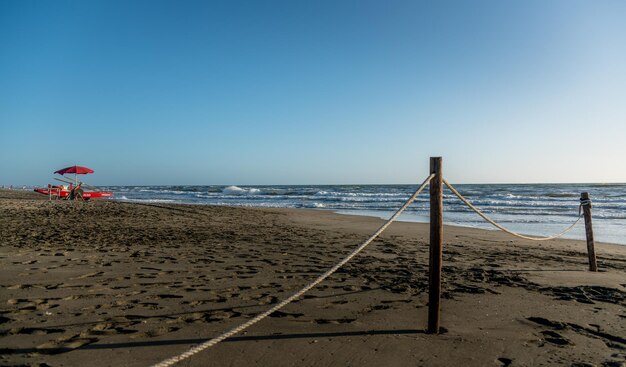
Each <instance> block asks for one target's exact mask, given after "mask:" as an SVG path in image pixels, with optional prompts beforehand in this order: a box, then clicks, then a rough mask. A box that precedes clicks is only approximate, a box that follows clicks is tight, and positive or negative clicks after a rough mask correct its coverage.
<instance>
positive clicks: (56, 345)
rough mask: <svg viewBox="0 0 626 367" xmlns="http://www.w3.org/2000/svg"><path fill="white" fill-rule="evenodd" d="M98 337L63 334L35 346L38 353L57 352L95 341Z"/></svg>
mask: <svg viewBox="0 0 626 367" xmlns="http://www.w3.org/2000/svg"><path fill="white" fill-rule="evenodd" d="M97 341H98V338H91V337H83V336H81V334H76V335H72V336H63V337H60V338H58V339H55V340H51V341H49V342H46V343H43V344H39V345H38V346H36V347H35V349H37V351H38V352H39V353H43V354H58V353H65V352H69V351H72V350H74V349H77V348H80V347H82V346H85V345H87V344H91V343H95V342H97Z"/></svg>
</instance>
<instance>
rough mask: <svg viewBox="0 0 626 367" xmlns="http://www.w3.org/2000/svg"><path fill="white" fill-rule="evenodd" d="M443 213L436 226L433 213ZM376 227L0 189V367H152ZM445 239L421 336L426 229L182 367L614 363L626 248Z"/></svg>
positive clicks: (306, 277)
mask: <svg viewBox="0 0 626 367" xmlns="http://www.w3.org/2000/svg"><path fill="white" fill-rule="evenodd" d="M444 215H445V214H444ZM381 223H382V221H381V220H379V219H375V218H369V217H359V216H347V215H337V214H333V213H332V212H329V211H318V210H302V209H256V208H231V207H216V206H200V205H195V206H194V205H162V204H154V205H152V204H137V203H135V204H132V203H121V202H114V201H92V202H88V203H73V202H66V201H47V198H44V197H43V196H41V195H37V194H34V193H29V192H19V191H8V190H3V191H0V289H1V291H0V292H1V293H0V304H1V306H0V312H1V313H0V364H1V365H7V366H23V365H27V366H31V365H32V366H87V365H89V366H148V365H150V364H153V363H156V362H159V361H161V360H163V359H165V358H167V357H170V356H173V355H176V354H179V353H181V352H183V351H185V350H187V349H188V348H189V347H190V346H192V345H194V344H197V343H200V342H202V341H205V340H206V339H209V338H211V337H213V336H216V335H218V334H220V333H221V332H223V331H226V330H228V329H229V328H231V327H233V326H236V325H238V324H240V323H241V322H243V321H245V320H247V319H249V318H250V317H253V316H254V315H256V314H257V313H259V312H262V311H264V310H265V309H267V308H268V306H269V305H271V304H273V303H276V302H277V301H278V300H281V299H283V298H286V297H288V296H289V295H290V294H291V293H292V292H294V291H296V290H298V289H299V288H300V287H301V286H303V285H305V284H307V283H308V282H309V281H311V280H312V279H314V278H315V276H316V275H318V274H319V273H321V272H323V271H325V270H326V269H327V268H329V267H331V266H332V265H334V264H335V263H336V262H337V261H338V260H339V259H341V258H342V257H343V256H345V255H346V254H348V253H349V252H350V251H351V250H352V249H353V248H354V247H356V246H357V245H358V244H359V243H360V242H362V241H363V240H364V239H365V238H367V237H368V236H369V235H370V234H371V233H372V232H373V231H375V230H376V229H377V228H378V227H379V226H380V224H381ZM596 251H597V254H598V262H599V268H600V270H601V271H600V272H598V273H591V272H589V271H587V268H588V265H587V255H586V245H585V243H584V242H582V241H574V240H552V241H545V242H531V241H524V240H518V239H515V238H513V237H510V236H508V235H506V234H503V233H501V232H496V231H486V230H478V229H471V228H460V227H450V226H448V227H445V232H444V263H443V299H442V326H443V328H444V330H443V332H442V333H441V334H440V335H429V334H426V333H425V332H424V331H425V328H426V315H427V296H428V295H427V281H428V274H427V271H428V266H427V264H428V226H427V225H426V224H416V223H394V224H393V225H392V226H391V227H390V228H389V229H388V230H387V231H386V232H385V233H384V234H383V235H382V236H381V237H380V238H379V239H378V240H376V241H375V242H374V243H373V244H372V245H371V246H370V247H368V248H367V249H366V250H365V251H364V252H363V253H362V254H360V255H359V256H358V257H356V258H355V259H354V260H353V261H352V262H350V263H349V264H347V265H346V266H345V267H344V268H343V269H341V270H340V271H338V272H337V273H336V274H334V275H332V276H331V277H330V278H329V279H327V280H326V281H325V282H324V283H322V285H321V286H319V287H317V288H315V289H313V290H311V291H310V292H309V293H307V295H306V296H305V297H303V298H302V299H301V300H300V301H298V302H296V303H293V304H290V305H288V306H287V307H285V308H284V309H283V310H282V311H280V312H277V313H275V314H273V315H272V317H269V318H267V319H265V320H263V321H261V322H260V323H258V324H256V325H254V326H253V327H251V328H250V329H248V330H247V331H246V332H244V333H242V334H240V335H238V336H236V337H234V338H231V339H229V340H226V341H225V342H222V343H220V344H218V345H217V346H215V347H213V348H210V349H208V350H206V351H204V352H202V353H200V354H198V355H196V356H194V357H193V358H191V359H190V360H188V361H185V362H183V363H182V364H181V365H184V366H456V365H464V366H530V365H532V366H555V365H557V366H624V365H625V362H624V361H625V360H626V307H625V306H626V246H620V245H610V244H597V245H596Z"/></svg>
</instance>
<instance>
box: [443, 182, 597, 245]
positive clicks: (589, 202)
mask: <svg viewBox="0 0 626 367" xmlns="http://www.w3.org/2000/svg"><path fill="white" fill-rule="evenodd" d="M443 183H444V184H446V186H447V187H448V188H449V189H450V191H452V193H453V194H454V195H456V196H457V197H458V198H459V199H460V200H461V201H462V202H464V203H465V204H466V205H467V206H468V207H469V208H470V209H472V210H473V211H475V212H476V214H478V215H480V216H481V217H482V218H483V219H484V220H486V221H487V222H489V223H491V224H492V225H494V226H495V227H497V228H499V229H501V230H503V231H504V232H506V233H509V234H511V235H513V236H516V237H519V238H523V239H525V240H531V241H547V240H552V239H555V238H559V237H561V236H563V235H564V234H565V233H567V232H569V231H570V230H571V229H572V228H574V226H575V225H576V224H578V222H579V221H580V218H581V217H582V210H581V209H582V207H583V205H591V201H588V202H583V201H581V203H580V205H579V207H578V218H577V219H576V221H575V222H574V224H572V225H571V226H569V227H567V228H565V230H563V231H562V232H560V233H558V234H555V235H554V236H547V237H534V236H525V235H523V234H519V233H517V232H513V231H511V230H510V229H507V228H505V227H504V226H502V225H500V224H498V223H496V222H495V221H494V220H492V219H491V218H489V217H487V216H486V215H485V214H483V212H481V211H480V210H478V208H476V207H475V206H474V205H472V203H470V202H469V201H468V200H467V199H466V198H465V197H463V195H461V194H459V192H458V191H457V190H456V189H455V188H454V186H452V185H450V183H448V181H446V180H445V179H443Z"/></svg>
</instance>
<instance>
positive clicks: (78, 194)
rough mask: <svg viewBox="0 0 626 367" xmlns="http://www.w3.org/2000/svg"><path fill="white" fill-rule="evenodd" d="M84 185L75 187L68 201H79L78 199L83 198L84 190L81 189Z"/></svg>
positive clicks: (80, 184)
mask: <svg viewBox="0 0 626 367" xmlns="http://www.w3.org/2000/svg"><path fill="white" fill-rule="evenodd" d="M82 184H83V183H82V182H81V183H79V184H78V186H76V187H74V188H73V189H72V190H71V191H70V195H69V196H68V197H67V198H68V200H77V199H82V198H83V189H81V188H80V187H81V186H82Z"/></svg>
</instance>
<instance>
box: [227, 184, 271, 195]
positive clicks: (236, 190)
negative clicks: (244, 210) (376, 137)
mask: <svg viewBox="0 0 626 367" xmlns="http://www.w3.org/2000/svg"><path fill="white" fill-rule="evenodd" d="M222 193H224V194H226V195H258V194H260V193H261V190H259V189H255V188H254V187H252V188H249V189H244V188H241V187H239V186H228V187H226V188H225V189H224V190H222Z"/></svg>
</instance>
